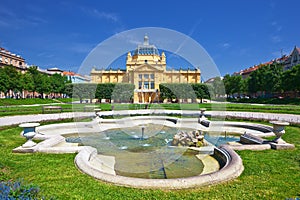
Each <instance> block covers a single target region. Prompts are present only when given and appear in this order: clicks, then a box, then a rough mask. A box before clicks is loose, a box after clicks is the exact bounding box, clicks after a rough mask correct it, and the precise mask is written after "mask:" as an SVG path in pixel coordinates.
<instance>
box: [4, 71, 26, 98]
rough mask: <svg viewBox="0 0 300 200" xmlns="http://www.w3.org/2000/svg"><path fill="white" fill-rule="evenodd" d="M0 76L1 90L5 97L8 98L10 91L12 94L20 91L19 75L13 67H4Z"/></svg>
mask: <svg viewBox="0 0 300 200" xmlns="http://www.w3.org/2000/svg"><path fill="white" fill-rule="evenodd" d="M1 74H2V75H1V79H2V80H1V82H2V83H3V86H2V90H3V92H4V93H5V96H6V97H8V95H9V92H10V91H11V92H13V93H14V94H16V93H17V92H21V91H22V85H21V82H20V80H21V73H20V72H18V71H17V70H16V68H15V67H14V66H12V65H9V66H4V67H3V68H2V70H1ZM5 79H6V80H5Z"/></svg>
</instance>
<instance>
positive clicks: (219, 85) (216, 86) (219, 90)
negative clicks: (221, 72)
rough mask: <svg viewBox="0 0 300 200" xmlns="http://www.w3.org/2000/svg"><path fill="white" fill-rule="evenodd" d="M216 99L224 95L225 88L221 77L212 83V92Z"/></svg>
mask: <svg viewBox="0 0 300 200" xmlns="http://www.w3.org/2000/svg"><path fill="white" fill-rule="evenodd" d="M211 93H213V94H214V96H215V97H216V98H219V97H222V96H224V95H225V87H224V83H223V81H222V79H221V77H216V78H215V79H214V81H213V82H212V91H211Z"/></svg>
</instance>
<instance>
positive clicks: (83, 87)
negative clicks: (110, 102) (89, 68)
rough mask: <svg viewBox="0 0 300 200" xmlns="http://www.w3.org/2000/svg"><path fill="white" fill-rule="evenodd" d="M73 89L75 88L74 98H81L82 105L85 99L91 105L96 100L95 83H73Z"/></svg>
mask: <svg viewBox="0 0 300 200" xmlns="http://www.w3.org/2000/svg"><path fill="white" fill-rule="evenodd" d="M72 87H73V91H72V97H75V98H79V100H80V103H82V100H83V99H84V98H87V99H89V100H90V103H92V100H93V99H94V98H95V93H96V89H97V84H95V83H73V84H72Z"/></svg>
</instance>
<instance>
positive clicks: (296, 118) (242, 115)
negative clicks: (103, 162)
mask: <svg viewBox="0 0 300 200" xmlns="http://www.w3.org/2000/svg"><path fill="white" fill-rule="evenodd" d="M160 113H164V114H179V115H186V116H195V117H198V116H199V113H200V112H199V111H191V110H190V111H189V110H152V109H149V110H126V111H103V112H101V114H102V115H118V114H119V115H125V116H126V115H127V116H130V115H135V114H146V115H149V114H150V115H151V114H160ZM205 114H206V115H211V116H220V117H229V118H234V119H237V118H238V119H253V120H265V121H272V120H280V121H286V122H290V123H291V124H300V115H293V114H277V113H259V112H235V111H223V112H221V111H206V112H205ZM92 116H95V114H94V112H68V113H56V114H35V115H17V116H7V117H0V126H9V125H16V124H21V123H25V122H41V121H47V120H59V119H71V118H74V117H75V118H76V117H92Z"/></svg>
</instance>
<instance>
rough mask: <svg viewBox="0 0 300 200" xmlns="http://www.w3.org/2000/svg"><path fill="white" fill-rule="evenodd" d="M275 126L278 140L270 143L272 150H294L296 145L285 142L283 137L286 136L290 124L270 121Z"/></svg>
mask: <svg viewBox="0 0 300 200" xmlns="http://www.w3.org/2000/svg"><path fill="white" fill-rule="evenodd" d="M270 123H271V124H273V132H274V134H275V135H276V138H275V139H274V140H273V141H272V142H271V143H270V144H271V147H272V149H294V148H295V145H294V144H289V143H287V142H285V141H284V140H283V139H282V138H281V137H282V136H283V134H285V130H284V129H285V126H288V125H289V123H288V122H283V121H270Z"/></svg>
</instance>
